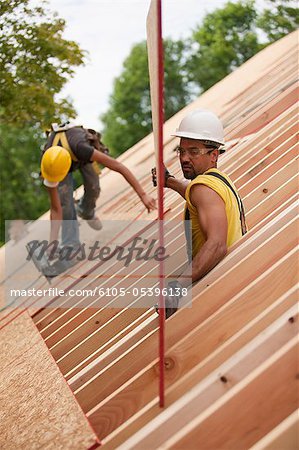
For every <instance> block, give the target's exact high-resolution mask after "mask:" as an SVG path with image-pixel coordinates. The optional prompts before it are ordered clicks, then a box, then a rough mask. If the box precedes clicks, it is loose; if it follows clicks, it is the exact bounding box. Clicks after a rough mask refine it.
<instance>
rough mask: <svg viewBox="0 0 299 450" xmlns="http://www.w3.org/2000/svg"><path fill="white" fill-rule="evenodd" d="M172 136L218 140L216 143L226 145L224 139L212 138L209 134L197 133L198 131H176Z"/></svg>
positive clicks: (199, 139)
mask: <svg viewBox="0 0 299 450" xmlns="http://www.w3.org/2000/svg"><path fill="white" fill-rule="evenodd" d="M171 136H177V137H183V138H187V139H196V140H198V141H212V142H216V144H220V145H224V142H223V141H219V140H216V139H212V138H210V137H208V136H204V135H202V134H196V133H191V132H184V131H176V132H175V134H171Z"/></svg>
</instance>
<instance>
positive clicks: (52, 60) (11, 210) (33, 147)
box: [0, 0, 85, 241]
mask: <svg viewBox="0 0 299 450" xmlns="http://www.w3.org/2000/svg"><path fill="white" fill-rule="evenodd" d="M0 16H1V18H0V98H1V106H0V145H1V151H0V188H1V205H0V207H1V218H0V222H1V224H0V226H1V230H0V231H1V235H0V241H3V240H4V220H8V219H10V220H15V219H25V220H33V219H36V218H38V217H39V216H40V215H41V214H42V213H43V212H45V211H46V210H47V209H48V208H49V202H48V199H47V196H46V193H45V190H44V189H43V188H42V187H41V180H40V179H39V169H40V167H39V166H40V153H41V151H40V149H41V145H42V143H43V142H44V139H45V136H43V129H44V128H46V127H47V126H48V125H49V124H50V123H51V122H54V121H59V120H61V119H62V120H63V119H64V118H65V117H75V110H74V108H73V105H72V103H71V101H70V100H68V99H62V100H60V101H58V100H57V98H56V94H59V93H60V91H61V89H62V88H63V86H64V84H65V83H66V82H67V81H68V79H69V78H70V77H71V76H72V75H73V73H74V67H76V66H79V65H81V64H83V63H84V56H85V53H84V52H83V51H82V50H81V49H80V48H79V46H78V45H77V44H76V43H75V42H73V41H68V40H66V39H64V38H63V32H64V29H65V21H64V20H62V19H60V18H59V17H58V16H57V14H53V13H50V11H48V10H47V9H46V4H42V3H41V4H40V6H38V7H32V6H31V5H30V1H29V0H10V1H7V0H0Z"/></svg>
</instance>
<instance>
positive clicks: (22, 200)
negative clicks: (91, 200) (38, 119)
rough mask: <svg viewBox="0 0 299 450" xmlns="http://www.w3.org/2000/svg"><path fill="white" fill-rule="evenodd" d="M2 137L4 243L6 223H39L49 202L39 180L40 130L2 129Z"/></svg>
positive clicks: (10, 127) (0, 211) (3, 126)
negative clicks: (13, 221)
mask: <svg viewBox="0 0 299 450" xmlns="http://www.w3.org/2000/svg"><path fill="white" fill-rule="evenodd" d="M0 136H1V137H0V147H1V151H0V167H1V203H0V217H1V219H0V223H1V236H0V240H1V241H4V229H5V227H4V225H5V224H4V220H16V219H23V220H32V219H36V218H37V217H39V216H40V215H41V214H42V213H43V212H45V211H46V210H47V209H48V207H49V202H48V198H47V195H46V191H45V189H44V188H43V187H42V186H41V184H42V182H41V179H40V177H39V163H40V144H41V142H42V139H43V137H42V131H41V130H40V128H39V127H37V128H36V129H34V128H33V127H31V128H27V129H26V128H24V129H20V128H14V127H12V126H9V127H7V126H5V125H0Z"/></svg>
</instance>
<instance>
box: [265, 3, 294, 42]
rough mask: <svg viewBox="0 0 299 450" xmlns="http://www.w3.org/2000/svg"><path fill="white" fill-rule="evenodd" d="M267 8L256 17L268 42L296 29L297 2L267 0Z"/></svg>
mask: <svg viewBox="0 0 299 450" xmlns="http://www.w3.org/2000/svg"><path fill="white" fill-rule="evenodd" d="M268 3H269V8H265V9H264V11H263V12H262V13H261V15H260V16H259V17H258V19H257V26H258V27H259V28H260V29H261V30H263V31H264V32H265V34H266V36H267V40H268V42H269V43H271V42H274V41H277V40H278V39H280V38H282V37H283V36H285V35H287V34H289V33H291V32H292V31H294V30H296V29H297V28H298V26H299V9H298V2H297V1H292V0H268Z"/></svg>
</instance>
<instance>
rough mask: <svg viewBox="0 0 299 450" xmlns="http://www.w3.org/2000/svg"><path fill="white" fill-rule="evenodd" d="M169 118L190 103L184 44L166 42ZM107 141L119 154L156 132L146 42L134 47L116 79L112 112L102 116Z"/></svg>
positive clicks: (166, 102) (166, 111)
mask: <svg viewBox="0 0 299 450" xmlns="http://www.w3.org/2000/svg"><path fill="white" fill-rule="evenodd" d="M164 67H165V75H164V76H165V99H166V101H165V119H168V118H169V117H171V116H172V115H173V114H174V113H176V112H177V111H178V110H179V109H181V108H182V107H183V106H185V105H186V103H187V102H188V101H189V100H190V98H191V96H190V91H189V86H188V77H187V73H186V69H185V46H184V44H183V42H182V41H180V40H179V41H172V40H170V39H166V40H165V41H164ZM101 119H102V122H103V124H104V130H103V140H104V142H105V144H106V145H107V146H108V147H109V148H110V149H111V150H112V153H113V154H115V155H117V154H120V153H122V152H123V151H125V150H126V149H128V148H129V147H131V146H132V145H133V144H135V143H136V142H137V141H139V140H140V139H141V138H143V137H144V136H145V135H146V134H148V133H149V132H150V131H151V129H152V117H151V102H150V87H149V72H148V58H147V46H146V42H145V41H143V42H140V43H138V44H136V45H134V46H133V48H132V50H131V53H130V54H129V56H128V57H127V58H126V60H125V61H124V63H123V70H122V73H121V75H120V76H119V77H118V78H116V79H115V81H114V88H113V93H112V95H111V96H110V100H109V109H108V111H107V112H106V113H105V114H104V115H103V116H102V117H101Z"/></svg>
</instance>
